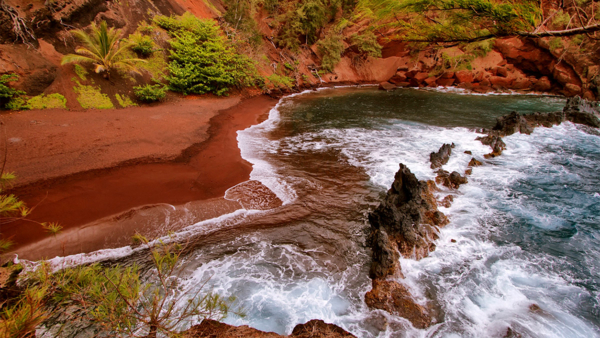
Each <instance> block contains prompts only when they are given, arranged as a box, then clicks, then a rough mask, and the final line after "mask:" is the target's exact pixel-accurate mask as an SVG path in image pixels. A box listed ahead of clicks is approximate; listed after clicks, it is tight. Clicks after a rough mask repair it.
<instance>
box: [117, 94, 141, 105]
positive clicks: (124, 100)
mask: <svg viewBox="0 0 600 338" xmlns="http://www.w3.org/2000/svg"><path fill="white" fill-rule="evenodd" d="M115 97H116V98H117V101H118V102H119V105H121V107H123V108H127V107H137V104H136V103H135V102H133V101H132V100H131V98H130V97H129V96H127V95H125V94H123V95H119V94H115Z"/></svg>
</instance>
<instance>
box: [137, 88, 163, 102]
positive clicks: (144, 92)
mask: <svg viewBox="0 0 600 338" xmlns="http://www.w3.org/2000/svg"><path fill="white" fill-rule="evenodd" d="M133 89H134V92H135V96H136V97H137V98H138V100H140V101H142V102H148V103H150V102H156V101H159V100H162V99H164V98H165V96H166V95H167V87H166V86H163V85H161V84H155V85H149V84H147V85H143V86H136V87H133Z"/></svg>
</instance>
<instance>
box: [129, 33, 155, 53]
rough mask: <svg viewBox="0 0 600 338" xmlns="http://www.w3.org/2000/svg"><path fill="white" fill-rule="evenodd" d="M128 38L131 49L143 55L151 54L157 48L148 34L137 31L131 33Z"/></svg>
mask: <svg viewBox="0 0 600 338" xmlns="http://www.w3.org/2000/svg"><path fill="white" fill-rule="evenodd" d="M128 40H129V42H130V43H131V50H133V51H134V52H136V53H138V54H139V55H142V56H149V55H151V54H152V53H153V52H154V50H155V49H156V46H155V45H154V40H153V39H152V37H150V36H148V35H142V34H141V33H135V34H131V35H130V36H129V39H128Z"/></svg>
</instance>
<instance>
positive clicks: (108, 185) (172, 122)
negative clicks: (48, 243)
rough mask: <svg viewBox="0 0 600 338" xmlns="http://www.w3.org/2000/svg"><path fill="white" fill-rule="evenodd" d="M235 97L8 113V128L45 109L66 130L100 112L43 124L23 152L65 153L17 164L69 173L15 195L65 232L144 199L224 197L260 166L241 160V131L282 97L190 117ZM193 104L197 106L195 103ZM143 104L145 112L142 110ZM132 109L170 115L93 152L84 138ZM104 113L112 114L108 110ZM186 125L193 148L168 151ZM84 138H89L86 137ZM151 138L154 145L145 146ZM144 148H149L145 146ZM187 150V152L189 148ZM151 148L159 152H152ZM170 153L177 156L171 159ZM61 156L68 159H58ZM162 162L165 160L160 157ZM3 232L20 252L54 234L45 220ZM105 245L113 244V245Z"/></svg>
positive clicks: (39, 172)
mask: <svg viewBox="0 0 600 338" xmlns="http://www.w3.org/2000/svg"><path fill="white" fill-rule="evenodd" d="M211 100H213V101H211ZM227 100H235V98H234V99H224V100H223V99H208V100H207V101H204V100H183V101H180V102H175V103H172V104H165V105H161V106H156V107H144V108H133V109H119V110H114V111H104V112H98V111H87V112H76V113H74V112H69V111H62V110H54V111H37V112H26V113H23V114H21V115H23V116H24V117H23V118H21V119H18V118H14V117H13V116H11V117H9V118H8V119H7V118H5V119H4V120H5V124H6V128H7V130H10V128H11V127H12V126H14V125H19V123H21V124H22V123H23V120H25V121H29V120H34V118H35V116H38V115H39V116H41V115H42V114H44V120H43V121H44V123H46V124H49V125H55V126H59V127H57V128H60V125H61V124H63V123H62V122H64V121H72V120H71V119H72V118H75V115H77V114H79V115H81V114H89V115H92V116H91V117H89V118H88V117H86V119H87V120H89V121H83V120H81V119H80V120H79V121H80V122H82V123H81V124H79V125H77V126H76V127H74V128H72V129H73V130H72V131H71V132H72V133H71V134H66V133H65V134H60V135H56V134H53V132H54V129H56V128H54V129H52V128H51V129H52V130H50V131H46V132H44V131H43V129H39V130H35V132H36V133H38V134H37V136H35V137H36V138H37V142H33V143H35V146H34V147H29V148H27V146H29V144H26V147H25V148H24V149H21V150H19V154H21V153H22V152H23V151H28V150H30V149H31V148H32V149H34V150H33V151H37V152H39V153H43V152H45V151H47V149H48V148H52V147H53V146H54V147H59V151H58V152H57V153H58V155H56V156H47V158H46V159H44V161H40V162H38V163H36V164H33V165H31V163H30V161H32V160H30V159H28V158H27V157H25V158H23V159H21V158H19V159H17V160H16V161H15V160H14V159H13V163H14V164H13V168H29V167H30V169H29V172H31V173H32V174H31V175H33V176H34V177H36V178H37V177H55V176H58V175H62V176H60V177H58V178H53V179H49V180H46V181H38V182H34V183H32V184H28V185H24V186H19V187H16V188H14V189H12V190H11V191H10V193H14V194H15V195H17V196H19V197H20V198H21V199H22V200H24V201H25V202H26V203H27V204H28V205H29V206H35V210H34V212H33V213H32V215H31V216H30V217H29V218H30V219H33V220H36V221H39V222H59V223H60V224H61V225H62V226H63V227H64V229H65V232H67V231H68V230H69V229H72V228H76V227H81V226H83V225H85V224H88V223H91V222H93V221H95V220H99V219H101V218H104V217H107V216H110V215H115V214H118V213H122V212H124V211H127V210H129V209H131V208H134V207H139V206H142V205H148V204H157V203H167V204H171V205H180V204H184V203H186V202H190V201H198V200H207V199H213V198H217V197H223V195H224V193H225V191H226V190H227V189H228V188H230V187H232V186H234V185H236V184H238V183H241V182H243V181H246V180H248V179H249V174H250V171H251V169H252V167H251V165H250V164H249V163H248V162H246V161H244V160H243V159H242V158H241V155H240V151H239V148H238V145H237V140H236V137H237V131H238V130H242V129H245V128H247V127H249V126H251V125H253V124H256V123H257V122H259V118H260V117H261V116H265V115H266V113H268V111H269V110H270V109H271V107H273V106H274V105H275V103H276V102H277V101H276V100H275V99H272V98H269V97H266V96H256V97H253V98H250V99H246V100H244V101H243V102H242V103H240V104H238V105H235V106H233V107H230V108H228V109H225V110H222V111H220V112H219V113H218V114H217V115H215V116H214V117H212V118H211V119H210V122H209V123H208V124H207V123H206V116H204V117H202V116H198V120H197V121H194V120H193V119H192V120H190V119H189V116H188V114H191V113H190V112H192V111H194V109H196V111H198V110H200V108H203V109H209V108H212V109H213V110H216V109H215V107H217V108H220V107H221V106H222V105H226V106H227V105H229V106H231V102H227ZM189 102H192V104H191V105H190V103H189ZM194 104H195V105H196V108H194ZM182 107H184V108H182ZM136 109H138V110H139V111H135V110H136ZM132 111H133V112H134V113H135V114H139V115H140V116H145V119H146V120H148V117H150V119H152V116H154V115H155V114H156V113H157V112H160V113H161V114H166V112H169V115H168V116H165V118H161V119H160V123H158V124H156V123H136V122H133V124H132V127H131V128H128V129H127V130H126V131H125V132H123V133H121V134H119V136H118V137H111V136H107V137H102V136H100V137H101V138H100V139H99V142H103V144H104V147H105V148H106V149H107V150H106V153H108V154H114V155H113V156H104V157H102V155H99V156H98V157H95V155H94V154H91V155H90V154H89V148H88V147H87V144H86V143H85V142H83V141H84V140H89V139H90V135H91V134H94V133H97V129H98V128H101V127H102V126H103V125H106V124H107V123H111V122H112V121H113V120H114V119H115V118H116V117H117V116H120V117H119V119H121V120H125V119H128V118H130V117H131V115H130V114H129V113H131V112H132ZM103 113H104V114H105V117H104V118H103V117H102V116H101V115H102V114H103ZM37 120H41V118H37ZM84 120H85V119H84ZM73 123H74V122H73ZM207 125H208V126H209V127H208V130H207V135H208V139H206V136H205V134H203V133H202V132H203V131H204V130H206V129H204V130H203V129H202V127H204V128H206V126H207ZM111 128H112V127H111ZM181 129H183V130H184V131H182V132H181V133H184V132H185V130H187V131H188V135H187V137H189V141H188V142H189V144H188V147H187V148H186V149H184V147H181V145H183V144H185V141H179V142H178V143H176V145H175V146H172V147H168V146H165V147H166V149H167V150H165V149H163V148H161V146H159V145H165V144H169V143H170V142H171V141H172V140H173V139H177V138H180V136H181V133H180V130H181ZM189 130H196V135H195V137H194V135H193V133H194V132H189ZM51 135H54V136H53V137H54V138H53V139H52V140H49V141H48V142H47V144H46V146H44V143H43V141H42V140H44V139H45V138H46V139H49V138H50V136H51ZM149 135H151V136H149ZM8 137H9V142H10V138H11V137H15V136H11V135H10V133H9V136H8ZM94 137H95V136H94ZM79 138H80V139H81V140H82V141H78V139H79ZM91 138H93V137H91ZM146 142H149V144H148V145H144V143H146ZM81 145H83V149H82V148H81V147H80V146H81ZM155 146H156V147H155ZM139 147H141V148H139ZM177 147H179V149H178V151H179V152H180V155H179V156H177V158H175V159H172V158H173V157H174V156H173V149H175V148H177ZM140 149H142V150H143V149H146V150H143V151H141V152H140V151H139V150H140ZM182 149H184V150H183V151H181V150H182ZM150 150H152V151H156V152H158V154H153V155H152V156H149V155H146V153H147V152H148V151H150ZM9 151H10V149H9ZM140 154H141V156H140ZM81 156H84V157H85V156H87V157H88V158H90V159H91V160H90V161H91V162H93V166H94V167H96V168H98V167H100V168H102V169H94V170H88V171H84V172H79V171H80V170H81V169H80V168H81V167H82V165H83V166H84V167H85V164H86V163H87V162H84V164H79V163H81V161H78V159H79V158H80V157H81ZM123 157H129V158H128V159H132V160H133V161H132V162H133V163H130V164H127V163H125V164H123V163H122V164H119V165H116V166H115V165H114V163H115V162H119V161H121V162H122V161H124V160H126V159H124V158H123ZM140 157H142V158H141V159H140ZM57 158H58V160H57ZM164 158H171V159H172V160H170V161H164V160H163V159H164ZM53 161H56V162H57V163H59V162H63V163H61V165H51V164H52V163H53ZM157 161H162V162H161V163H154V162H157ZM149 162H150V163H149ZM75 163H78V164H75ZM49 164H50V165H49ZM14 170H16V169H14ZM69 171H71V172H69ZM26 172H27V171H26ZM77 172H79V173H77ZM17 174H18V175H21V177H22V179H24V180H25V181H30V180H28V176H23V174H22V172H17ZM68 174H71V175H68ZM65 175H68V176H65ZM2 235H3V236H4V237H5V238H6V237H8V238H11V239H12V240H13V241H14V242H16V247H15V251H16V252H19V248H21V247H24V246H26V245H28V244H32V243H35V242H37V241H41V240H43V239H44V238H46V237H47V234H46V233H44V231H43V230H42V229H41V228H40V226H39V225H38V224H35V223H32V222H15V223H10V224H8V225H5V226H3V229H2ZM63 244H64V243H63ZM70 244H73V243H70ZM105 245H106V246H110V243H105ZM29 247H30V248H31V246H29ZM96 249H97V245H96ZM84 250H85V249H84ZM69 251H70V250H69ZM68 253H74V252H68ZM68 253H67V254H68Z"/></svg>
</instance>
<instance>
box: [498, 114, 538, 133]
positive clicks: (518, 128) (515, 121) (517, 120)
mask: <svg viewBox="0 0 600 338" xmlns="http://www.w3.org/2000/svg"><path fill="white" fill-rule="evenodd" d="M492 130H495V131H498V132H499V135H501V136H507V135H512V134H514V133H516V132H520V133H521V134H527V135H529V134H531V133H532V132H533V127H532V126H531V125H529V123H528V122H527V120H526V119H525V118H524V117H523V116H521V114H519V113H517V112H516V111H513V112H511V113H510V114H508V115H504V116H500V117H499V118H497V119H496V125H495V126H494V128H492Z"/></svg>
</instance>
